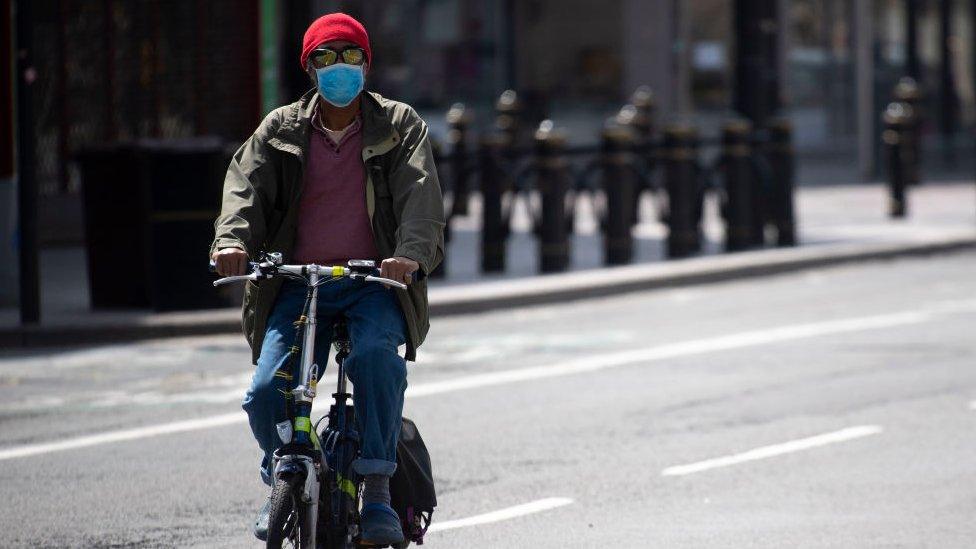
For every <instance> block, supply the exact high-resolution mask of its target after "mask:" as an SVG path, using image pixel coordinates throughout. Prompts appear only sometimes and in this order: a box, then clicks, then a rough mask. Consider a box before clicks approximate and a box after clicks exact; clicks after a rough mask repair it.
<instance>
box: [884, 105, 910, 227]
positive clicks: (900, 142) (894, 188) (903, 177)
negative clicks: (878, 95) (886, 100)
mask: <svg viewBox="0 0 976 549" xmlns="http://www.w3.org/2000/svg"><path fill="white" fill-rule="evenodd" d="M883 118H884V124H885V130H884V132H883V133H882V134H881V139H882V141H884V144H885V149H886V150H887V156H888V157H887V160H888V187H889V190H890V193H891V198H890V205H889V209H888V214H889V215H890V216H891V217H905V216H906V215H907V213H908V203H907V197H906V194H905V187H907V186H908V184H909V179H908V178H909V174H910V173H911V164H912V162H913V155H912V147H913V145H912V142H911V141H912V128H911V125H912V108H911V107H910V106H909V105H908V104H907V103H899V102H894V103H890V104H889V105H888V108H887V109H885V112H884V117H883Z"/></svg>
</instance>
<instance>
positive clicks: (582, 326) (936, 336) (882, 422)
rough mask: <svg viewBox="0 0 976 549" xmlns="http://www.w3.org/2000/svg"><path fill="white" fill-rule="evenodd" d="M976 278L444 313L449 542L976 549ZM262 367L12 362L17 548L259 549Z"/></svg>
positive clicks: (3, 397)
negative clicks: (255, 534)
mask: <svg viewBox="0 0 976 549" xmlns="http://www.w3.org/2000/svg"><path fill="white" fill-rule="evenodd" d="M973 272H976V251H960V252H959V253H954V254H941V255H929V256H911V257H899V258H892V259H890V260H885V261H877V262H866V263H854V264H845V265H837V266H831V267H829V268H826V267H815V268H809V269H805V270H804V271H802V272H787V273H779V274H775V275H770V276H766V277H762V278H747V279H736V280H727V281H723V282H716V283H713V284H708V285H697V286H694V287H680V288H670V289H658V290H653V291H633V292H630V293H627V294H626V295H615V296H605V297H599V298H592V299H586V300H575V301H570V302H565V303H554V304H541V305H536V306H532V307H521V308H517V309H507V310H496V311H487V312H480V313H472V314H457V315H450V316H441V317H437V318H434V319H433V320H432V323H431V332H430V335H429V337H428V340H427V342H426V343H425V344H424V346H423V347H421V348H420V349H419V351H418V361H417V362H416V363H412V364H411V365H410V366H409V387H408V393H407V401H406V407H405V415H406V416H407V417H410V418H412V419H414V420H415V421H416V422H417V425H418V427H419V429H420V432H421V433H422V435H423V437H424V440H425V441H426V443H427V445H428V447H429V449H430V452H431V455H432V459H433V470H434V477H435V483H436V486H437V490H438V494H437V495H438V502H439V505H438V508H437V510H436V511H435V514H434V530H432V531H431V532H430V533H429V534H428V537H427V542H426V544H425V546H426V547H430V548H431V549H437V548H457V547H472V548H490V549H494V548H523V547H532V548H540V549H548V548H557V547H558V548H565V547H572V548H583V547H649V548H656V547H662V548H663V547H667V548H684V547H689V548H697V547H716V548H721V547H729V548H753V547H755V548H767V547H768V548H779V547H817V548H849V547H932V548H940V549H955V548H968V547H972V540H973V539H974V536H976V523H974V522H973V520H972V517H973V514H974V513H976V461H974V460H973V459H972V456H973V455H976V438H974V437H973V436H972V432H973V426H974V421H976V369H974V368H973V367H972V366H973V364H976V338H974V337H973V333H974V326H976V300H974V296H976V277H974V276H973ZM333 360H334V359H333V358H330V360H329V362H330V365H329V366H328V368H327V370H326V376H331V375H332V373H333V372H335V367H334V364H332V362H333ZM252 369H253V367H252V366H251V365H250V363H249V354H248V351H247V349H246V346H245V345H244V343H243V341H242V340H241V338H240V337H239V336H238V335H213V336H200V337H185V338H170V339H159V340H152V341H137V342H127V343H121V344H113V345H106V346H101V347H90V346H86V347H63V348H30V349H23V348H22V349H10V348H6V349H4V350H0V495H2V498H3V503H2V507H0V508H2V510H3V511H2V512H0V528H2V530H3V532H4V538H3V542H2V543H0V545H3V546H4V547H12V548H19V547H32V548H49V547H51V548H53V547H59V548H64V547H67V548H74V547H79V548H80V547H84V548H110V547H111V548H121V547H149V548H152V547H181V548H208V549H209V548H242V547H261V546H262V544H261V543H260V542H257V541H256V540H254V539H253V538H252V537H251V535H250V521H251V518H252V516H253V514H254V512H255V511H256V510H257V509H258V507H259V506H260V505H261V504H262V503H263V499H264V497H265V494H266V488H264V487H263V485H262V484H261V482H260V480H259V478H258V471H257V466H258V460H259V452H258V449H257V447H256V444H255V443H254V441H253V439H252V438H251V434H250V431H249V427H248V424H247V422H246V419H245V417H244V415H243V413H242V411H241V409H240V400H241V397H242V395H243V391H244V389H245V387H246V385H247V383H248V382H249V379H250V375H251V372H252ZM332 380H333V378H332V377H326V378H324V379H323V381H322V383H324V384H326V386H328V385H329V384H330V383H334V381H332ZM326 405H327V402H325V401H322V400H320V401H317V402H316V406H315V410H316V412H314V415H316V416H317V415H318V414H320V413H322V411H323V410H324V409H325V408H326Z"/></svg>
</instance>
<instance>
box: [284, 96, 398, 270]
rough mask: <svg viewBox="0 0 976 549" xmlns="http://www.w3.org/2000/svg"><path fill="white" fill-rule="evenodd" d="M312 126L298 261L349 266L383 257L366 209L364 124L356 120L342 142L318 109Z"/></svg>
mask: <svg viewBox="0 0 976 549" xmlns="http://www.w3.org/2000/svg"><path fill="white" fill-rule="evenodd" d="M312 127H313V128H314V130H313V131H312V132H311V136H310V138H309V140H310V142H309V149H308V158H307V161H306V165H305V177H304V180H303V182H302V185H303V187H302V197H301V202H300V204H299V208H298V234H297V236H296V239H295V251H294V254H293V255H294V260H295V261H296V262H298V263H318V264H319V265H345V263H346V261H347V260H349V259H377V260H379V259H382V258H380V257H379V252H377V251H376V244H375V242H374V241H373V229H372V227H370V224H369V214H368V213H367V211H366V168H365V166H364V165H363V159H362V152H363V133H362V124H361V123H360V121H359V119H358V118H357V119H356V121H355V122H353V125H352V127H350V128H349V129H348V130H346V133H345V134H344V135H343V136H342V138H341V139H340V140H339V142H338V143H335V142H333V141H332V139H331V138H330V137H329V136H328V135H327V134H326V132H325V129H324V128H323V127H322V126H321V124H320V122H319V117H318V112H317V111H316V113H315V115H314V116H313V117H312Z"/></svg>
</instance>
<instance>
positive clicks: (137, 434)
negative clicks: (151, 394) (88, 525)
mask: <svg viewBox="0 0 976 549" xmlns="http://www.w3.org/2000/svg"><path fill="white" fill-rule="evenodd" d="M246 421H247V415H246V414H244V412H236V413H233V414H223V415H219V416H211V417H207V418H203V419H191V420H187V421H176V422H173V423H163V424H160V425H149V426H147V427H137V428H134V429H124V430H121V431H110V432H108V433H99V434H96V435H88V436H83V437H77V438H69V439H65V440H61V441H58V442H45V443H40V444H28V445H25V446H17V447H14V448H7V449H4V450H0V460H5V459H12V458H19V457H27V456H36V455H38V454H47V453H50V452H60V451H63V450H74V449H75V448H84V447H86V446H96V445H99V444H107V443H110V442H121V441H124V440H135V439H139V438H146V437H154V436H159V435H168V434H171V433H182V432H184V431H198V430H200V429H210V428H212V427H222V426H224V425H230V424H232V423H243V422H246Z"/></svg>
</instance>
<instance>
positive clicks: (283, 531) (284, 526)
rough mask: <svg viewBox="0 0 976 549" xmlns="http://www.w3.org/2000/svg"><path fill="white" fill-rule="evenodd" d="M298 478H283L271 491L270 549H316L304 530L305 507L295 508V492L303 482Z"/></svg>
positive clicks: (269, 518)
mask: <svg viewBox="0 0 976 549" xmlns="http://www.w3.org/2000/svg"><path fill="white" fill-rule="evenodd" d="M301 480H302V479H301V478H300V477H298V476H292V477H288V478H281V479H278V480H277V481H275V485H274V489H273V490H272V491H271V508H270V511H269V514H268V541H267V548H268V549H283V548H286V547H292V548H294V549H314V547H315V546H314V543H313V544H309V543H308V542H307V540H306V539H305V538H307V537H308V536H307V535H306V532H305V531H304V529H303V528H302V518H303V511H304V509H303V507H304V505H299V506H298V508H297V509H296V508H295V507H296V506H295V490H296V487H297V484H298V483H299V482H301Z"/></svg>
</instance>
